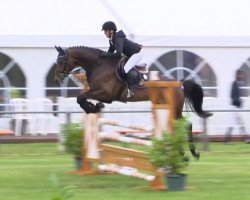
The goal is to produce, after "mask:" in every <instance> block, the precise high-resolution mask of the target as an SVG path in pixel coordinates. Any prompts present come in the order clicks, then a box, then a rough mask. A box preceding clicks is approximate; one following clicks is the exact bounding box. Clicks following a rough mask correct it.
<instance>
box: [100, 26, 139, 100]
mask: <svg viewBox="0 0 250 200" xmlns="http://www.w3.org/2000/svg"><path fill="white" fill-rule="evenodd" d="M102 31H104V34H105V35H106V37H107V38H109V45H110V46H109V49H108V52H104V53H103V55H102V57H112V58H122V57H123V56H126V57H127V58H128V61H127V63H126V64H125V66H124V71H125V78H126V81H127V83H128V86H129V87H130V83H129V81H128V76H127V74H128V72H129V71H130V70H131V69H132V68H133V67H134V66H136V65H137V64H138V63H139V62H140V61H141V60H142V58H143V49H142V45H140V44H137V43H135V42H133V41H131V40H129V39H127V38H126V35H125V34H124V32H123V31H122V30H120V31H118V32H117V28H116V25H115V23H114V22H112V21H107V22H105V23H104V24H103V25H102ZM132 95H133V93H132V92H131V91H130V89H129V88H128V97H131V96H132Z"/></svg>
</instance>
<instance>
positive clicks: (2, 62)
mask: <svg viewBox="0 0 250 200" xmlns="http://www.w3.org/2000/svg"><path fill="white" fill-rule="evenodd" d="M26 89H27V88H26V78H25V75H24V73H23V71H22V69H21V68H20V66H19V65H18V64H17V63H16V62H15V60H13V59H12V58H10V57H9V56H7V55H5V54H3V53H1V52H0V104H5V103H8V101H9V99H10V98H13V97H26Z"/></svg>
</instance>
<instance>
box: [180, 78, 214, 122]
mask: <svg viewBox="0 0 250 200" xmlns="http://www.w3.org/2000/svg"><path fill="white" fill-rule="evenodd" d="M183 87H184V95H185V98H186V99H185V102H186V105H188V106H189V107H190V108H191V110H192V111H194V112H195V113H196V114H197V115H198V116H199V117H202V118H207V117H210V116H211V115H213V114H212V113H210V112H207V111H204V110H203V109H202V104H203V97H204V95H203V90H202V88H201V86H200V85H198V84H197V83H195V82H194V81H191V80H187V81H184V82H183Z"/></svg>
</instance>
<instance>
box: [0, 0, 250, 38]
mask: <svg viewBox="0 0 250 200" xmlns="http://www.w3.org/2000/svg"><path fill="white" fill-rule="evenodd" d="M0 5H1V6H0V35H103V33H102V32H101V31H100V30H101V25H102V23H103V22H105V21H107V20H112V21H114V22H116V23H117V26H118V29H123V30H124V31H125V32H127V33H128V34H134V35H149V36H155V35H159V36H250V12H249V8H250V1H249V0H133V1H128V0H0Z"/></svg>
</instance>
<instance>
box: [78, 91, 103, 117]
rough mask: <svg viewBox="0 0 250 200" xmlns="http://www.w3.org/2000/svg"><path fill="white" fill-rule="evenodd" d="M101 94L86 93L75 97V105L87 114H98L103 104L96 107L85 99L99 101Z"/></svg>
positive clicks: (100, 103)
mask: <svg viewBox="0 0 250 200" xmlns="http://www.w3.org/2000/svg"><path fill="white" fill-rule="evenodd" d="M100 97H101V92H98V91H95V92H92V91H87V92H85V93H82V94H80V95H78V96H77V103H78V104H79V105H80V107H81V108H82V109H83V110H84V111H85V112H86V113H87V114H88V113H97V112H100V111H101V109H102V108H104V104H103V103H102V102H98V103H97V104H96V105H95V104H93V103H92V102H89V101H88V100H87V99H95V100H97V101H100V100H99V98H100Z"/></svg>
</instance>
